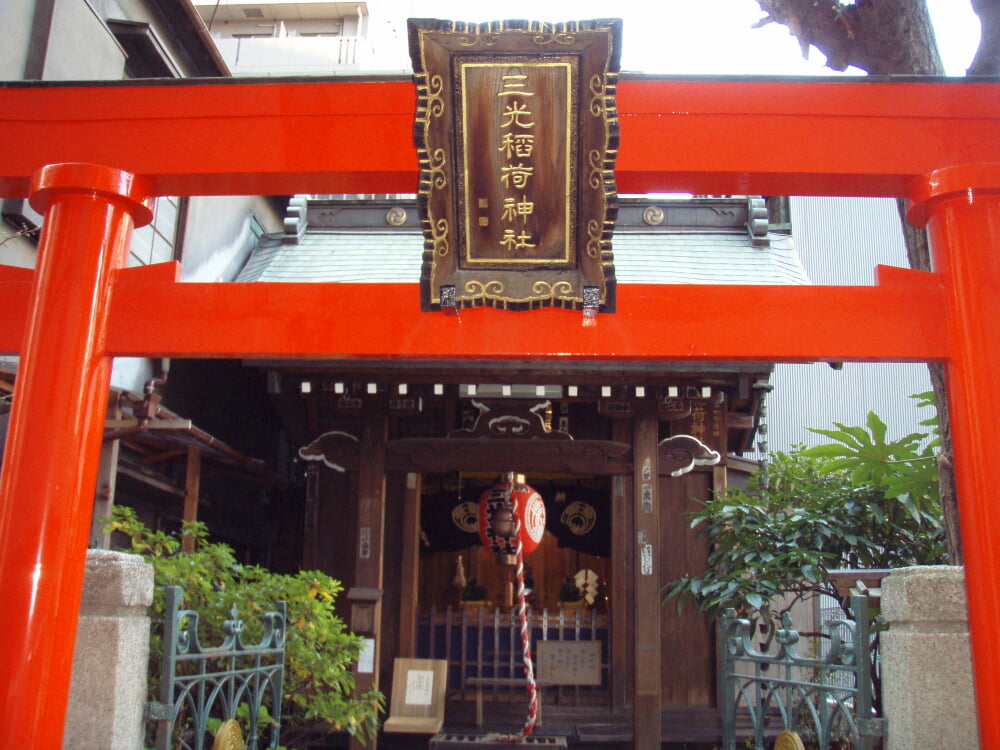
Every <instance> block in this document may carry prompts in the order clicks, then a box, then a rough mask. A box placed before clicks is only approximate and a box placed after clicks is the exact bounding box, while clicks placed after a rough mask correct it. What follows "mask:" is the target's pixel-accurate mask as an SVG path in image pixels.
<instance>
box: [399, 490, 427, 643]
mask: <svg viewBox="0 0 1000 750" xmlns="http://www.w3.org/2000/svg"><path fill="white" fill-rule="evenodd" d="M421 480H422V477H421V475H420V474H414V473H411V474H407V475H406V494H405V495H404V497H403V550H402V552H403V554H402V558H403V559H402V588H401V591H400V595H399V655H400V656H401V657H404V658H413V657H415V656H416V655H417V602H418V595H419V593H420V591H419V589H420V492H421V484H422V482H421Z"/></svg>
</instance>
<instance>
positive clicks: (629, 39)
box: [369, 0, 979, 76]
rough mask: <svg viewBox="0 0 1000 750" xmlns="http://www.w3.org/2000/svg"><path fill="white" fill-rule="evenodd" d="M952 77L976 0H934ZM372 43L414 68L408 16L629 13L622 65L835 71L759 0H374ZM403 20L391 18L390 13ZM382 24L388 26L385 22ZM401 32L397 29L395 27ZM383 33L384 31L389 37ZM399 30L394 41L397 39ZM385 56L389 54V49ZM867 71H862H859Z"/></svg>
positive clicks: (969, 38) (970, 30)
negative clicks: (805, 49)
mask: <svg viewBox="0 0 1000 750" xmlns="http://www.w3.org/2000/svg"><path fill="white" fill-rule="evenodd" d="M928 6H929V7H930V10H931V15H932V17H933V19H934V26H935V32H936V34H937V39H938V46H939V47H940V49H941V55H942V57H943V59H944V63H945V68H946V71H947V73H948V75H953V76H962V75H965V69H966V68H967V67H968V65H969V63H971V62H972V57H973V55H974V54H975V51H976V46H977V45H978V43H979V19H978V18H977V17H976V15H975V14H974V13H973V12H972V7H971V3H970V0H928ZM371 11H375V12H376V13H377V15H374V16H373V18H374V19H383V20H381V21H378V20H375V21H374V22H373V27H374V28H372V29H371V32H372V41H373V42H374V43H375V44H376V45H377V49H378V50H379V59H380V60H382V59H391V60H394V61H395V62H393V63H391V64H390V66H389V67H392V68H395V69H397V70H404V69H406V70H408V69H409V57H408V55H407V51H406V29H405V19H406V18H407V17H414V18H447V19H453V20H462V21H476V22H481V21H494V20H499V19H508V18H529V19H532V20H540V21H568V20H578V19H585V18H605V17H609V16H610V17H615V18H622V19H623V21H624V23H623V33H624V38H623V40H622V70H623V71H634V72H642V73H662V74H673V75H743V74H746V75H835V73H834V71H831V70H830V69H829V68H826V67H824V66H823V62H824V57H823V55H822V54H821V53H820V52H818V51H817V50H816V49H812V50H811V52H810V55H809V59H808V60H804V59H803V58H802V54H801V51H800V49H799V44H798V41H797V40H796V39H794V38H793V37H792V36H791V34H789V32H788V29H787V28H786V27H785V26H782V25H780V24H776V23H772V24H768V25H767V26H765V27H763V28H761V29H754V28H752V27H753V25H754V24H755V23H756V22H757V21H759V20H760V19H761V18H763V16H764V13H763V12H762V11H761V10H760V6H759V5H758V4H757V2H756V0H613V2H609V0H572V2H568V1H566V0H504V2H503V3H496V4H492V3H481V2H469V0H371V1H370V3H369V12H371ZM387 12H388V13H389V15H390V17H393V18H396V19H399V20H398V21H386V20H384V19H385V18H386V15H384V14H385V13H387ZM379 26H381V28H378V27H379ZM393 32H395V34H394V33H393ZM383 35H384V36H383ZM393 36H395V41H390V39H391V38H392V37H393ZM383 54H385V55H386V57H385V58H383V57H382V55H383ZM855 72H860V71H855Z"/></svg>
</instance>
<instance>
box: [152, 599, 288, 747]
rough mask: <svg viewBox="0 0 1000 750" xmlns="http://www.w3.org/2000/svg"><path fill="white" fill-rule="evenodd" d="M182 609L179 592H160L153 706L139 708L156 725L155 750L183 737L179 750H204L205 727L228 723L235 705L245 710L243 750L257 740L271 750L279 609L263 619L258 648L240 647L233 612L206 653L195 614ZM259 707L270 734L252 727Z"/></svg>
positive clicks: (276, 718)
mask: <svg viewBox="0 0 1000 750" xmlns="http://www.w3.org/2000/svg"><path fill="white" fill-rule="evenodd" d="M183 601H184V592H183V591H182V590H181V588H180V586H168V587H167V588H166V606H165V608H164V626H163V660H162V663H161V668H160V700H159V701H155V702H151V703H148V704H146V716H147V718H148V719H150V720H151V721H156V722H157V723H158V726H157V732H156V748H157V750H170V745H171V741H172V737H174V736H175V735H177V734H182V735H183V740H182V743H181V745H180V747H183V748H192V749H193V750H203V748H204V747H205V742H206V737H207V736H209V735H208V734H207V733H208V724H209V721H210V719H213V718H214V719H232V718H234V717H236V715H237V709H238V708H239V706H240V705H246V706H247V708H248V712H247V716H246V721H245V724H246V726H247V739H246V748H247V750H257V748H258V747H259V746H260V742H259V740H258V736H259V735H261V734H263V735H269V736H268V738H267V740H266V741H267V745H266V747H268V748H272V749H273V748H277V747H278V736H279V732H280V729H281V726H280V723H281V697H282V683H283V681H284V674H285V627H286V621H287V612H286V608H285V602H278V603H277V610H276V611H274V612H266V613H264V615H263V634H262V636H261V639H260V641H259V643H257V644H255V645H245V644H244V643H243V637H242V635H243V629H244V623H243V621H242V620H240V619H239V618H238V617H237V614H236V609H235V607H234V608H233V611H232V615H231V618H230V619H228V620H226V621H225V622H223V624H222V633H223V639H222V643H221V644H219V645H218V646H215V647H211V648H205V647H203V646H202V645H201V643H200V642H199V639H198V613H197V612H194V611H192V610H187V609H182V608H181V605H182V604H183ZM262 707H264V708H265V709H266V710H267V712H268V714H269V715H270V717H271V719H273V722H271V723H270V724H271V725H270V727H258V723H259V722H258V719H259V716H260V714H261V708H262ZM177 725H182V726H181V729H182V732H180V733H178V732H177V731H176V730H177V729H178V726H177ZM268 729H269V730H270V731H269V732H268Z"/></svg>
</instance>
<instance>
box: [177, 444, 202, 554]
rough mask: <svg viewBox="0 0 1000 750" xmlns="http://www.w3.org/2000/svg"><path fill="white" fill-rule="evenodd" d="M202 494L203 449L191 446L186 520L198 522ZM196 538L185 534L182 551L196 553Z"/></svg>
mask: <svg viewBox="0 0 1000 750" xmlns="http://www.w3.org/2000/svg"><path fill="white" fill-rule="evenodd" d="M200 494H201V449H200V448H199V447H198V446H197V445H189V446H188V449H187V469H186V471H185V473H184V520H185V521H188V522H192V521H197V520H198V496H199V495H200ZM194 548H195V538H194V537H193V536H189V535H187V534H184V535H183V536H182V537H181V551H182V552H187V553H188V554H190V553H192V552H194Z"/></svg>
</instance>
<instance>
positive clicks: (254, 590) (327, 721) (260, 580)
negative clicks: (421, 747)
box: [106, 506, 384, 746]
mask: <svg viewBox="0 0 1000 750" xmlns="http://www.w3.org/2000/svg"><path fill="white" fill-rule="evenodd" d="M106 528H107V530H109V531H119V532H122V533H123V534H125V535H126V536H128V537H129V539H130V540H131V546H132V551H133V552H135V553H137V554H140V555H142V556H143V557H144V558H145V559H146V560H148V561H149V562H150V563H151V564H152V565H153V568H154V571H155V580H156V590H155V594H154V600H153V607H152V610H151V612H150V616H151V617H152V619H153V628H152V632H151V642H150V654H151V658H150V670H149V672H150V696H151V699H156V698H157V697H158V683H159V671H160V654H161V653H162V650H163V645H162V644H163V610H164V588H165V587H166V586H172V585H175V586H180V587H181V588H182V589H183V590H184V607H185V608H186V609H192V610H195V611H197V612H198V613H199V615H200V619H199V627H200V628H204V631H205V632H204V633H199V638H202V639H203V640H202V643H203V644H212V645H214V644H215V643H216V642H217V641H218V640H219V638H220V634H221V632H222V631H221V627H222V622H223V621H224V620H226V619H229V617H230V614H229V613H230V610H231V609H232V607H234V606H235V607H236V610H237V612H238V613H239V616H240V618H241V619H243V620H244V621H245V623H246V630H245V631H244V641H245V642H246V643H254V642H256V640H257V639H258V638H259V636H260V629H261V627H262V623H261V615H262V614H263V613H264V612H267V611H269V610H273V609H274V604H275V602H277V601H279V600H282V599H283V600H284V601H285V602H287V606H288V629H287V638H286V641H285V680H284V702H283V704H282V709H281V710H282V729H281V741H282V744H283V745H286V746H293V745H294V744H297V743H302V744H303V745H305V744H306V743H309V742H313V741H317V740H320V739H321V738H322V736H324V735H327V734H329V733H331V732H336V731H341V730H346V731H348V732H350V733H351V734H353V735H356V736H357V737H359V738H360V739H361V740H362V741H367V740H369V739H371V738H373V737H374V736H375V735H376V733H377V731H378V715H379V712H380V711H381V710H382V708H383V705H384V698H383V696H382V695H381V693H379V692H378V691H377V690H372V691H369V692H367V693H365V694H363V695H360V696H355V695H354V687H355V685H354V674H353V672H352V671H351V669H352V665H353V664H354V663H355V662H356V661H357V659H358V656H359V655H360V653H361V649H362V645H363V640H362V639H361V638H360V637H359V636H355V635H353V634H351V633H350V632H348V631H347V628H346V626H345V624H344V622H343V620H341V619H340V618H339V617H337V615H336V614H335V612H334V602H335V601H336V598H337V595H338V594H339V593H340V592H341V590H342V586H341V584H340V582H339V581H336V580H334V579H333V578H331V577H330V576H328V575H326V574H325V573H320V572H318V571H301V572H299V573H297V574H295V575H281V574H278V573H272V572H271V571H269V570H266V569H265V568H262V567H260V566H256V565H241V564H239V563H238V562H237V561H236V559H235V557H234V556H233V551H232V549H231V548H230V547H228V546H227V545H225V544H220V543H217V542H210V541H208V532H207V528H206V527H205V525H204V524H201V523H197V522H195V523H191V524H185V527H184V533H185V534H187V535H189V536H193V537H194V538H195V539H196V540H197V551H196V552H193V553H183V552H181V551H180V542H179V541H178V540H177V539H175V538H174V537H172V536H170V535H169V534H165V533H163V532H159V531H151V530H150V529H148V528H147V527H146V526H145V525H144V524H143V523H142V522H141V521H139V520H138V518H136V515H135V511H134V510H132V509H131V508H126V507H122V506H116V507H115V508H114V515H113V517H112V518H111V519H110V520H109V521H108V525H107V527H106Z"/></svg>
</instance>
